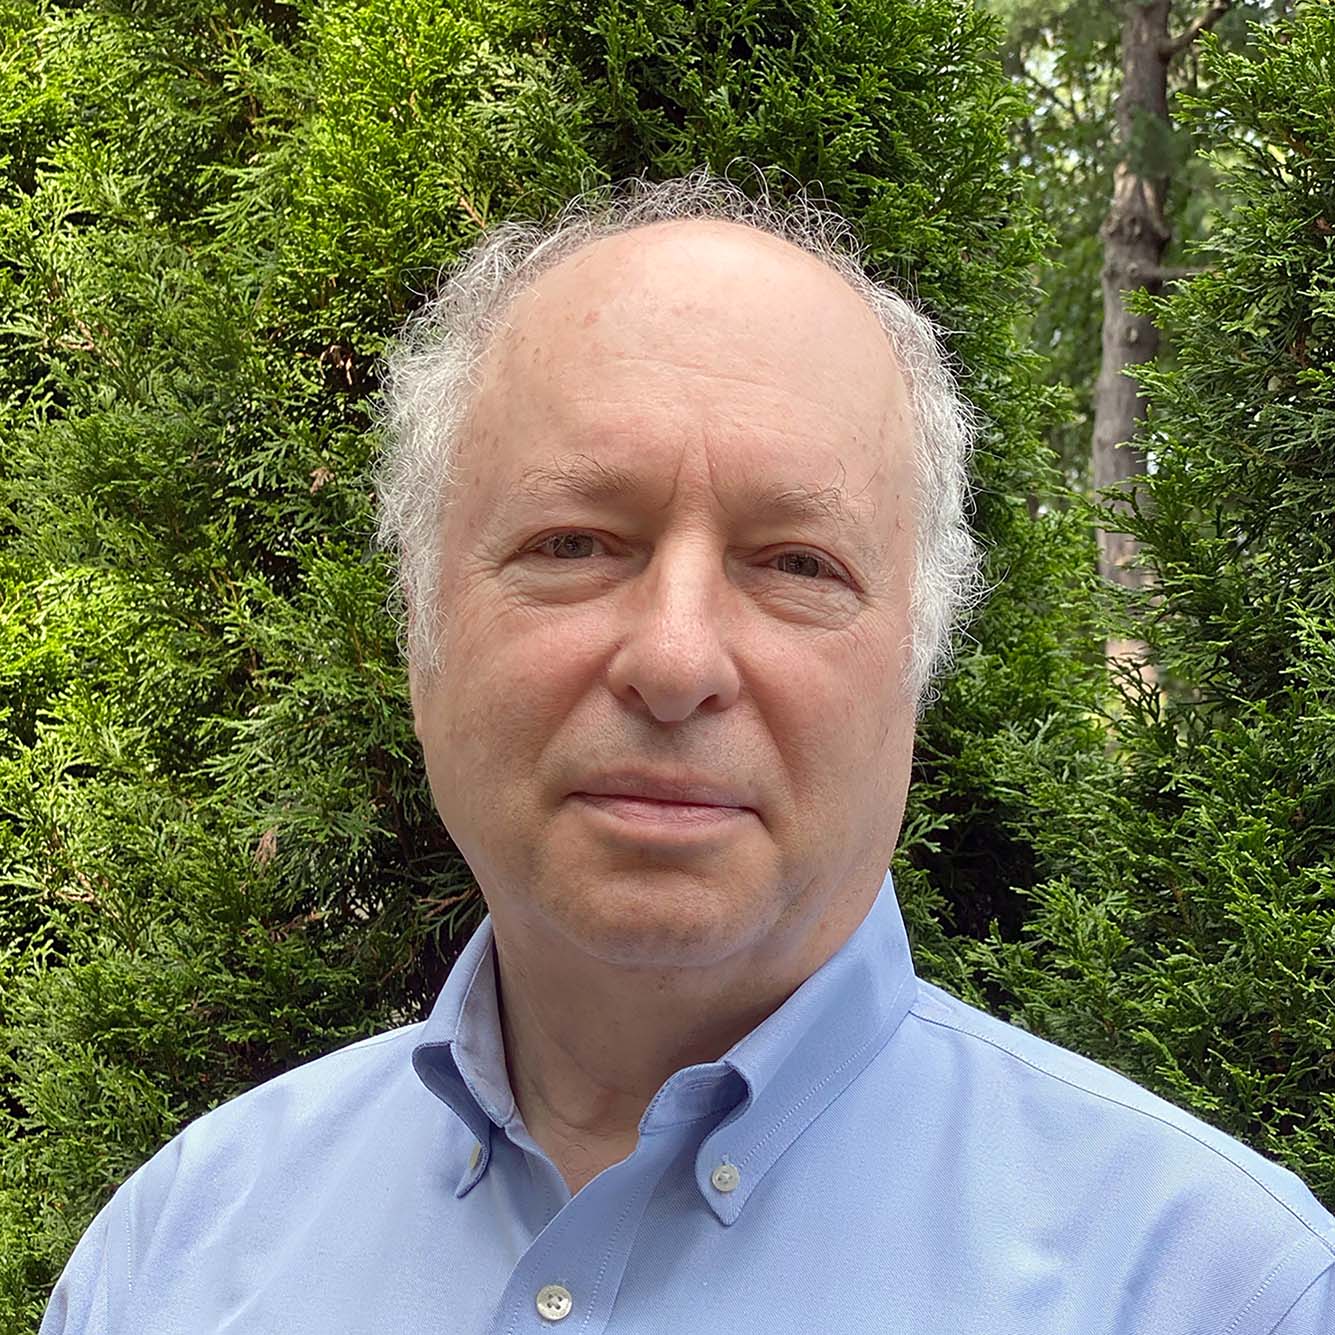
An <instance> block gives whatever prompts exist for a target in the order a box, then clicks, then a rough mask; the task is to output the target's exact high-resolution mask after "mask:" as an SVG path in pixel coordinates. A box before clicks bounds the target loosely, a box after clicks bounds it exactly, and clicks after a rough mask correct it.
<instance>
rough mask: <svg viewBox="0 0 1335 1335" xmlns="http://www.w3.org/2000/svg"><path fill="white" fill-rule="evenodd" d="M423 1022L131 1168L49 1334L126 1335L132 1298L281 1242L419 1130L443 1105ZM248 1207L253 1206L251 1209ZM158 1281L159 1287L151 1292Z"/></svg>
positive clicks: (301, 1072) (301, 1077)
mask: <svg viewBox="0 0 1335 1335" xmlns="http://www.w3.org/2000/svg"><path fill="white" fill-rule="evenodd" d="M422 1028H423V1026H422V1025H421V1024H414V1025H406V1026H404V1027H402V1028H398V1029H393V1030H389V1031H387V1032H385V1033H381V1034H376V1035H374V1036H372V1037H370V1038H365V1039H361V1040H359V1041H357V1042H354V1043H351V1044H349V1045H347V1046H346V1047H343V1048H339V1049H337V1050H336V1051H334V1052H331V1053H328V1054H327V1055H325V1056H323V1057H317V1058H315V1059H314V1060H311V1061H308V1062H305V1063H303V1064H302V1065H301V1066H297V1067H294V1068H293V1069H292V1070H289V1071H286V1072H284V1073H283V1074H282V1075H278V1076H275V1077H273V1078H272V1079H270V1080H267V1081H265V1082H264V1083H263V1084H260V1085H256V1086H255V1087H254V1088H253V1089H250V1090H247V1091H246V1092H245V1093H244V1094H240V1095H238V1096H237V1097H235V1098H232V1099H229V1100H228V1101H227V1102H225V1103H222V1104H220V1105H219V1106H218V1107H216V1108H214V1109H212V1110H211V1111H209V1112H207V1113H204V1114H203V1115H202V1116H200V1117H197V1118H196V1119H195V1120H194V1121H192V1122H190V1123H189V1124H188V1125H187V1126H185V1127H184V1128H183V1129H182V1130H181V1131H180V1132H178V1133H177V1134H176V1135H175V1136H174V1137H173V1138H172V1139H171V1140H170V1141H169V1142H168V1143H167V1144H166V1145H164V1146H163V1147H162V1148H161V1149H160V1150H158V1152H157V1153H156V1154H154V1155H153V1156H152V1158H150V1159H149V1160H148V1161H147V1162H146V1163H144V1164H143V1165H141V1166H140V1168H139V1169H138V1170H137V1171H136V1172H135V1173H133V1174H132V1175H131V1176H130V1177H129V1178H128V1179H127V1180H126V1181H125V1182H124V1183H123V1184H122V1185H121V1187H120V1188H119V1190H118V1191H117V1192H116V1194H115V1195H114V1196H113V1197H112V1199H111V1200H110V1201H109V1202H108V1203H107V1205H106V1206H105V1207H104V1208H103V1210H102V1211H101V1212H100V1213H99V1215H98V1216H97V1218H96V1219H95V1220H94V1221H93V1223H92V1225H90V1227H89V1228H88V1230H87V1231H86V1232H85V1233H84V1235H83V1237H82V1238H81V1239H80V1241H79V1244H78V1246H77V1247H76V1248H75V1251H74V1253H73V1255H72V1256H71V1257H70V1260H69V1262H68V1264H67V1265H66V1267H65V1270H64V1272H63V1273H62V1275H61V1277H60V1280H59V1282H58V1283H57V1285H56V1288H55V1290H54V1291H53V1293H52V1297H51V1302H50V1305H49V1307H48V1309H47V1313H46V1316H45V1318H44V1320H43V1323H42V1335H57V1333H60V1335H70V1333H73V1332H85V1331H93V1330H108V1329H115V1328H117V1327H116V1326H115V1324H114V1322H113V1320H112V1317H113V1315H114V1314H123V1313H125V1312H127V1311H129V1310H131V1307H130V1304H131V1301H132V1295H134V1296H135V1298H136V1299H137V1298H139V1297H143V1298H144V1299H145V1300H146V1301H151V1300H152V1299H153V1293H154V1292H156V1290H155V1289H154V1288H153V1286H154V1285H157V1284H159V1281H160V1280H161V1283H165V1282H166V1280H164V1279H161V1277H162V1276H170V1275H172V1274H176V1273H179V1272H180V1271H181V1269H182V1267H185V1268H186V1269H189V1267H191V1266H196V1267H203V1268H205V1269H207V1268H208V1267H210V1266H213V1265H214V1259H213V1258H215V1257H217V1256H219V1255H223V1256H225V1255H227V1254H228V1253H229V1252H235V1251H236V1250H237V1248H238V1247H239V1246H242V1245H246V1246H254V1247H264V1246H271V1245H274V1246H276V1245H278V1244H279V1242H280V1241H281V1238H282V1237H283V1235H284V1229H285V1227H288V1226H289V1225H290V1222H291V1220H292V1219H294V1218H299V1217H301V1215H302V1213H303V1211H306V1210H307V1209H308V1208H309V1205H310V1202H311V1199H312V1193H318V1192H319V1191H320V1190H321V1189H322V1188H323V1187H326V1186H327V1185H328V1182H329V1180H330V1174H331V1172H337V1171H338V1165H339V1164H340V1163H343V1164H355V1163H359V1162H361V1161H363V1160H364V1159H365V1158H366V1157H367V1156H366V1146H367V1144H368V1142H370V1141H373V1140H374V1139H375V1138H377V1137H379V1138H381V1139H384V1138H385V1137H390V1138H392V1137H393V1136H394V1135H395V1133H396V1131H397V1130H398V1129H400V1128H402V1127H404V1126H405V1125H406V1126H412V1125H414V1124H416V1125H418V1127H419V1130H420V1133H421V1134H423V1135H426V1134H429V1128H430V1127H431V1126H432V1125H435V1123H433V1121H432V1119H431V1118H429V1117H423V1116H421V1115H420V1114H421V1110H422V1109H423V1108H424V1107H427V1108H429V1107H430V1105H431V1104H432V1102H433V1100H432V1096H431V1095H430V1094H429V1093H428V1092H427V1090H426V1089H425V1088H424V1087H423V1086H422V1084H421V1082H420V1081H419V1080H418V1079H417V1077H416V1074H415V1073H414V1071H413V1069H412V1065H411V1051H412V1046H413V1043H414V1042H415V1041H416V1039H417V1037H418V1034H419V1033H420V1030H421V1029H422ZM243 1202H244V1203H245V1208H244V1209H242V1208H241V1203H243ZM146 1279H147V1282H148V1283H149V1289H150V1290H152V1292H146V1293H145V1294H144V1295H141V1294H140V1293H139V1290H140V1288H141V1287H142V1285H143V1282H144V1281H145V1280H146Z"/></svg>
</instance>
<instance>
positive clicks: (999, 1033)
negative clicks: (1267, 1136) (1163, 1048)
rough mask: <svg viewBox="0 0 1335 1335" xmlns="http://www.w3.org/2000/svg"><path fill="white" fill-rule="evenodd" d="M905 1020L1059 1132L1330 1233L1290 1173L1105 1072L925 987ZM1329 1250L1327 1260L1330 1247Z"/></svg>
mask: <svg viewBox="0 0 1335 1335" xmlns="http://www.w3.org/2000/svg"><path fill="white" fill-rule="evenodd" d="M910 1014H911V1016H912V1017H913V1018H914V1020H915V1021H916V1022H918V1023H919V1024H920V1025H922V1026H924V1027H925V1028H927V1029H929V1030H930V1029H933V1028H934V1029H937V1030H940V1031H942V1032H943V1033H944V1034H945V1035H948V1036H949V1037H948V1038H947V1040H946V1041H947V1043H948V1044H950V1045H952V1046H955V1047H957V1048H958V1049H960V1050H961V1051H962V1052H963V1053H964V1054H966V1059H967V1060H970V1061H972V1062H975V1063H980V1064H983V1065H986V1066H989V1067H992V1068H994V1069H995V1070H996V1071H997V1072H998V1073H999V1074H1004V1077H1005V1078H1006V1079H1007V1080H1008V1081H1009V1082H1013V1083H1019V1084H1021V1085H1023V1086H1025V1087H1027V1088H1028V1089H1030V1090H1032V1091H1034V1092H1036V1093H1041V1095H1042V1096H1043V1098H1044V1100H1045V1101H1047V1102H1048V1103H1049V1104H1050V1105H1051V1106H1052V1107H1053V1108H1054V1109H1059V1110H1060V1112H1061V1114H1062V1117H1063V1119H1066V1118H1075V1119H1076V1120H1075V1122H1074V1123H1065V1124H1068V1125H1077V1126H1080V1127H1081V1128H1083V1129H1084V1130H1085V1132H1086V1133H1087V1132H1088V1131H1090V1130H1094V1129H1097V1130H1098V1132H1099V1133H1100V1134H1102V1135H1109V1136H1114V1137H1119V1138H1120V1137H1129V1138H1131V1139H1134V1140H1136V1141H1138V1142H1140V1143H1142V1144H1144V1145H1145V1146H1146V1147H1149V1146H1159V1147H1162V1149H1163V1151H1164V1153H1166V1154H1171V1155H1172V1156H1174V1157H1175V1158H1177V1159H1178V1160H1185V1161H1187V1162H1189V1163H1190V1165H1191V1167H1192V1169H1193V1171H1196V1172H1205V1173H1206V1174H1207V1175H1209V1176H1211V1177H1218V1178H1219V1179H1220V1180H1221V1181H1225V1182H1229V1183H1232V1184H1233V1185H1234V1189H1235V1190H1236V1191H1237V1192H1238V1193H1239V1195H1240V1196H1242V1197H1245V1198H1247V1199H1249V1200H1251V1201H1253V1202H1254V1203H1255V1205H1256V1206H1258V1207H1260V1208H1264V1209H1272V1210H1274V1211H1275V1212H1276V1213H1277V1214H1279V1215H1281V1216H1287V1217H1289V1218H1291V1219H1292V1221H1293V1223H1294V1225H1295V1227H1298V1228H1301V1229H1304V1230H1308V1231H1310V1232H1312V1233H1315V1234H1319V1235H1322V1234H1326V1233H1328V1231H1329V1230H1330V1229H1331V1227H1332V1226H1335V1218H1332V1217H1331V1215H1330V1214H1329V1213H1328V1212H1327V1211H1326V1210H1325V1209H1324V1208H1323V1207H1322V1206H1321V1204H1320V1203H1319V1202H1318V1201H1317V1200H1316V1198H1315V1197H1314V1196H1313V1195H1312V1193H1311V1192H1310V1191H1309V1190H1308V1188H1307V1187H1306V1186H1304V1185H1303V1183H1302V1182H1301V1181H1300V1179H1299V1178H1298V1177H1297V1176H1296V1175H1295V1174H1294V1173H1291V1172H1290V1171H1289V1170H1288V1169H1286V1168H1282V1167H1281V1166H1280V1165H1279V1164H1277V1163H1274V1162H1273V1161H1272V1160H1270V1159H1267V1158H1265V1157H1264V1156H1263V1155H1261V1154H1258V1153H1257V1152H1256V1151H1255V1150H1253V1149H1251V1148H1249V1147H1248V1146H1246V1145H1244V1144H1243V1143H1242V1142H1241V1141H1239V1140H1235V1139H1234V1138H1233V1137H1232V1136H1230V1135H1228V1134H1226V1133H1225V1132H1223V1131H1220V1130H1219V1129H1218V1128H1216V1127H1213V1126H1211V1125H1209V1124H1208V1123H1207V1122H1204V1121H1202V1120H1201V1119H1200V1118H1199V1117H1196V1116H1194V1115H1193V1114H1192V1113H1189V1112H1187V1111H1185V1110H1184V1109H1182V1108H1179V1107H1178V1106H1177V1105H1176V1104H1173V1103H1170V1102H1169V1101H1168V1100H1167V1099H1164V1098H1160V1097H1159V1096H1158V1095H1157V1094H1152V1093H1151V1092H1150V1091H1149V1090H1147V1089H1145V1088H1143V1087H1142V1086H1141V1085H1138V1084H1136V1083H1135V1081H1133V1080H1130V1079H1128V1078H1127V1077H1126V1076H1124V1075H1121V1074H1119V1073H1118V1072H1117V1071H1114V1070H1112V1069H1111V1068H1110V1067H1107V1066H1102V1065H1100V1064H1099V1063H1098V1062H1095V1061H1091V1060H1090V1059H1089V1058H1088V1057H1082V1056H1081V1055H1080V1054H1079V1053H1076V1052H1072V1051H1070V1050H1069V1049H1067V1048H1063V1047H1060V1046H1059V1045H1058V1044H1056V1043H1052V1042H1049V1041H1048V1040H1047V1039H1044V1038H1039V1037H1038V1036H1037V1035H1035V1034H1031V1033H1029V1032H1028V1031H1027V1030H1024V1029H1021V1028H1019V1027H1018V1026H1017V1025H1013V1024H1009V1023H1007V1022H1006V1021H1004V1020H1000V1019H997V1018H996V1017H995V1016H992V1015H988V1014H987V1013H986V1012H984V1011H981V1010H978V1009H977V1008H976V1007H974V1006H970V1005H968V1004H967V1003H965V1002H963V1001H960V1000H959V999H958V998H956V997H953V996H951V995H950V994H949V993H948V992H945V991H943V990H942V989H941V988H939V987H935V986H933V985H932V984H930V983H924V982H919V985H918V996H917V999H916V1001H915V1002H914V1005H913V1007H912V1009H911V1011H910ZM1331 1249H1332V1253H1333V1254H1335V1244H1332V1248H1331Z"/></svg>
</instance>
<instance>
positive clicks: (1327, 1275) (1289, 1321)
mask: <svg viewBox="0 0 1335 1335" xmlns="http://www.w3.org/2000/svg"><path fill="white" fill-rule="evenodd" d="M1267 1335H1335V1261H1332V1262H1331V1264H1330V1265H1328V1266H1327V1267H1326V1268H1325V1270H1323V1271H1322V1272H1321V1274H1319V1275H1318V1276H1317V1277H1316V1279H1314V1280H1313V1281H1312V1282H1311V1284H1309V1285H1308V1286H1307V1288H1306V1289H1305V1290H1304V1291H1303V1295H1302V1297H1301V1298H1299V1299H1298V1301H1297V1302H1296V1303H1294V1304H1293V1306H1292V1307H1290V1308H1289V1310H1288V1311H1287V1312H1285V1313H1284V1315H1283V1317H1282V1318H1281V1319H1280V1323H1279V1325H1277V1326H1275V1327H1274V1328H1273V1329H1272V1330H1270V1331H1269V1332H1267Z"/></svg>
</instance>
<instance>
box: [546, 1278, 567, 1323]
mask: <svg viewBox="0 0 1335 1335" xmlns="http://www.w3.org/2000/svg"><path fill="white" fill-rule="evenodd" d="M574 1305H575V1300H574V1299H573V1298H572V1297H571V1296H570V1290H569V1289H568V1288H566V1287H565V1286H564V1285H563V1284H544V1285H543V1286H542V1288H540V1289H539V1290H538V1315H539V1316H540V1317H544V1318H546V1320H548V1321H560V1320H561V1319H562V1318H563V1317H568V1316H569V1315H570V1309H571V1308H572V1307H574Z"/></svg>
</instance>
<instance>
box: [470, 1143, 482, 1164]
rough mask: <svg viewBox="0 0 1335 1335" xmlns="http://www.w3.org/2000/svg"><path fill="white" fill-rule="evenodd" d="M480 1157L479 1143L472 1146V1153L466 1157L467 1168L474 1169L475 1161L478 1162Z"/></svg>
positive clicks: (480, 1148) (480, 1146)
mask: <svg viewBox="0 0 1335 1335" xmlns="http://www.w3.org/2000/svg"><path fill="white" fill-rule="evenodd" d="M481 1157H482V1145H481V1142H479V1143H478V1144H476V1145H474V1146H473V1152H472V1154H470V1155H469V1156H468V1166H469V1168H476V1167H477V1161H478V1160H479V1159H480V1158H481Z"/></svg>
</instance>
